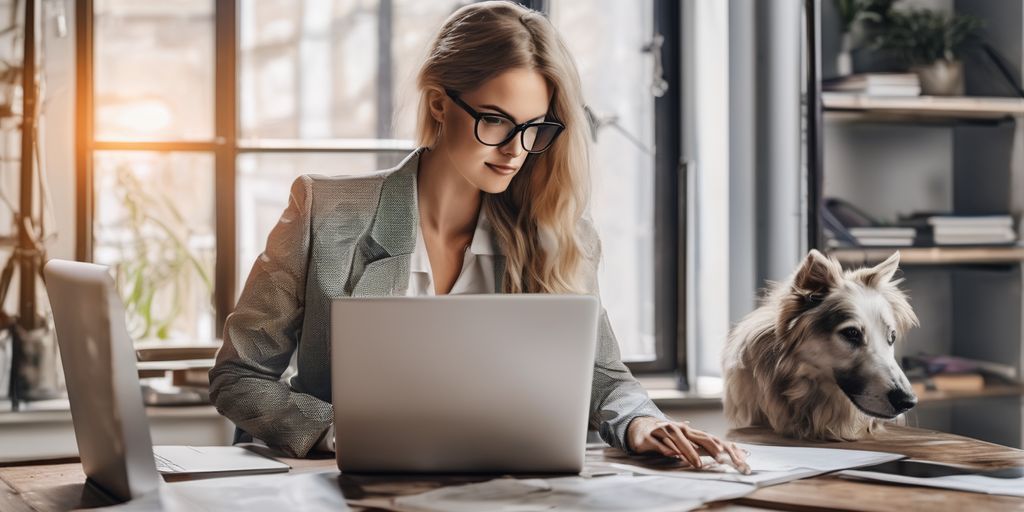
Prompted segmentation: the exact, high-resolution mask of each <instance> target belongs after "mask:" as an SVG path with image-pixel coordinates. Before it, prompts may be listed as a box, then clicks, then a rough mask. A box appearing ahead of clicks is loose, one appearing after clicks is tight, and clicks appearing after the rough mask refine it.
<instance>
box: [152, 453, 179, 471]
mask: <svg viewBox="0 0 1024 512" xmlns="http://www.w3.org/2000/svg"><path fill="white" fill-rule="evenodd" d="M153 460H154V461H156V470H157V471H159V472H160V473H184V472H185V468H183V467H181V466H179V465H177V464H175V463H173V462H171V461H170V460H168V459H167V458H165V457H161V456H160V454H158V453H155V452H154V453H153Z"/></svg>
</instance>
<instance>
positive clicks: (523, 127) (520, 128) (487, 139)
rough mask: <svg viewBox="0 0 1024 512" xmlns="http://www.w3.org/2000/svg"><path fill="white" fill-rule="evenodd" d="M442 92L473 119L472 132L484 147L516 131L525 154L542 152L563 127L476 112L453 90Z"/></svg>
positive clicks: (501, 143) (504, 141)
mask: <svg viewBox="0 0 1024 512" xmlns="http://www.w3.org/2000/svg"><path fill="white" fill-rule="evenodd" d="M445 93H446V94H448V97H449V98H451V99H452V101H453V102H455V104H456V105H458V106H459V107H462V110H465V111H466V113H467V114H469V115H470V116H471V117H472V118H473V119H475V120H476V125H475V126H474V127H473V133H474V135H476V140H477V141H479V142H480V143H481V144H483V145H485V146H504V145H505V144H507V143H508V141H510V140H512V138H513V137H515V136H516V134H517V133H518V134H519V140H520V142H522V143H523V149H525V150H526V151H527V152H529V153H543V152H544V151H546V150H547V149H548V148H550V147H551V143H553V142H554V141H555V139H557V138H558V135H559V134H560V133H562V130H565V125H564V124H562V123H556V122H554V121H540V122H535V123H523V124H516V122H515V120H514V119H512V118H511V117H508V116H506V115H504V114H497V113H495V114H492V113H486V114H485V113H481V112H477V111H476V109H474V108H473V107H471V106H469V105H468V104H467V103H466V102H464V101H462V98H459V94H458V93H456V92H455V91H453V90H451V89H445Z"/></svg>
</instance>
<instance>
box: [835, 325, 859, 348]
mask: <svg viewBox="0 0 1024 512" xmlns="http://www.w3.org/2000/svg"><path fill="white" fill-rule="evenodd" d="M839 334H841V335H843V337H844V338H846V341H849V342H850V343H855V344H859V343H860V342H861V333H860V329H858V328H856V327H847V328H846V329H843V330H841V331H839Z"/></svg>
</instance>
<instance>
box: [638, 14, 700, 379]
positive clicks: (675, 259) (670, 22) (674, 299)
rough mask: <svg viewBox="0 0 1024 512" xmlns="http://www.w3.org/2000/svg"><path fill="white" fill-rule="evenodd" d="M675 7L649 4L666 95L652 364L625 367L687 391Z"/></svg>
mask: <svg viewBox="0 0 1024 512" xmlns="http://www.w3.org/2000/svg"><path fill="white" fill-rule="evenodd" d="M681 16H682V13H681V8H680V5H679V2H677V1H675V0H654V28H655V31H656V32H657V33H659V34H662V35H663V36H664V38H665V39H664V42H663V44H662V46H661V52H662V53H661V63H662V72H663V74H664V75H663V76H664V78H665V80H666V81H667V82H668V84H669V89H668V92H666V93H665V95H663V96H662V97H660V98H656V99H655V102H654V111H655V119H654V122H655V131H654V133H655V143H654V144H655V148H657V149H656V152H655V158H654V167H655V168H654V173H655V178H654V184H655V186H654V216H655V220H654V224H655V227H654V230H655V242H654V250H655V259H654V275H655V276H657V279H656V280H655V289H654V294H655V301H654V319H655V320H654V321H655V354H656V358H655V360H654V361H649V362H635V363H627V366H628V367H629V368H630V369H631V370H632V371H634V372H636V373H666V372H672V373H674V374H675V377H676V380H677V386H678V387H679V389H682V390H686V389H689V388H690V386H691V383H690V382H689V376H688V375H687V372H686V356H687V354H686V337H685V336H684V333H685V332H686V330H685V318H686V315H685V314H684V311H685V309H684V308H685V304H684V303H683V301H682V299H681V297H682V295H683V294H682V293H681V292H682V290H685V289H686V283H685V272H683V271H682V268H683V265H682V261H683V255H684V254H685V252H684V251H685V247H684V245H685V244H684V241H685V240H686V234H685V232H684V231H685V225H686V224H685V219H684V217H683V215H684V214H683V212H684V208H685V206H686V205H685V204H683V201H682V200H681V197H680V195H679V191H680V190H681V188H680V187H681V186H682V185H683V184H682V183H680V174H679V165H680V164H679V162H680V159H681V158H682V91H681V90H680V87H681V85H682V72H681V62H680V57H681V51H682V47H681V41H682V38H681V33H680V26H681V22H682V19H681Z"/></svg>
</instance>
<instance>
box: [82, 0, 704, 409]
mask: <svg viewBox="0 0 1024 512" xmlns="http://www.w3.org/2000/svg"><path fill="white" fill-rule="evenodd" d="M211 1H213V2H214V24H213V25H214V32H215V33H214V41H215V44H214V54H215V55H214V87H215V93H214V112H213V115H214V136H213V139H212V140H207V141H131V142H129V141H109V140H104V141H96V140H95V125H94V82H93V78H94V43H95V32H94V0H80V1H79V2H78V3H77V4H76V5H77V10H78V12H76V16H75V27H76V31H75V39H76V40H75V42H76V79H75V80H76V87H77V90H78V95H77V98H78V105H77V107H76V109H75V126H76V135H75V161H76V167H77V178H78V179H77V180H76V206H75V211H76V230H75V231H76V242H75V257H76V259H78V260H80V261H92V260H93V250H94V247H93V242H94V240H93V221H94V209H95V196H94V195H95V189H94V176H93V158H94V153H95V152H96V151H104V150H128V151H156V152H172V151H195V152H204V153H209V154H212V155H213V156H214V162H215V164H214V173H215V176H214V183H215V185H214V194H215V219H214V225H215V230H214V231H215V237H216V260H215V265H214V311H215V313H214V314H215V322H214V328H215V332H214V333H211V334H212V335H213V336H214V337H216V338H219V337H220V333H222V332H223V329H224V321H225V319H226V318H227V316H228V314H229V313H230V312H231V310H232V309H233V308H234V305H235V304H234V303H235V297H236V293H237V292H236V290H237V288H238V278H237V276H238V272H237V270H238V269H237V266H238V262H237V251H238V245H237V244H238V234H237V232H236V230H237V218H236V208H237V204H236V192H237V190H236V187H237V163H238V158H239V156H240V155H242V154H244V153H289V152H327V153H346V152H354V153H373V154H377V155H383V154H388V153H398V154H405V153H407V152H409V151H411V150H412V149H414V148H413V146H414V145H413V144H412V143H411V141H405V140H397V139H386V138H379V139H336V140H329V141H304V140H286V139H260V140H258V141H257V140H247V139H243V138H240V137H239V134H238V87H239V83H238V82H239V79H238V58H239V53H238V52H239V27H238V14H239V12H238V11H239V9H240V5H239V3H240V0H211ZM519 3H521V4H523V5H525V6H527V7H530V8H533V9H536V10H538V11H541V12H544V13H545V14H547V13H548V12H549V5H550V2H549V1H548V0H524V1H520V2H519ZM653 5H654V13H653V14H654V25H655V27H654V28H655V30H656V31H657V33H660V34H662V35H663V36H664V43H663V45H662V47H661V52H662V53H661V63H662V68H663V73H664V78H665V80H667V81H668V83H669V90H668V92H667V93H666V94H665V95H664V96H662V97H660V98H655V147H656V148H657V153H656V155H655V170H654V172H655V191H654V201H655V204H654V212H655V261H654V267H655V268H654V273H655V275H656V276H658V277H659V278H658V279H656V280H655V352H656V359H655V360H653V361H644V362H630V363H626V365H627V367H629V368H630V370H632V371H633V372H636V373H673V372H674V374H675V377H676V379H677V384H678V387H679V388H680V389H684V390H685V389H688V388H689V379H688V378H687V375H686V349H685V337H684V336H683V333H684V332H685V325H684V324H683V322H684V319H685V315H684V314H683V311H684V307H685V304H684V298H683V296H684V293H683V292H684V290H685V282H684V279H685V273H684V272H681V268H682V264H681V262H682V257H683V255H684V254H685V250H686V248H685V247H684V244H685V239H686V237H685V233H683V230H684V229H685V225H686V224H685V219H683V218H682V215H684V212H685V209H684V208H683V207H684V205H683V204H681V200H680V198H681V197H685V195H684V192H685V191H683V190H682V189H681V187H683V186H685V182H684V180H680V157H681V130H682V126H681V125H682V123H681V115H682V113H681V91H680V90H679V87H680V85H681V80H680V67H681V66H680V60H679V58H680V42H681V38H680V25H681V19H680V14H681V13H680V7H679V5H678V3H677V2H675V1H672V0H654V2H653ZM392 9H393V4H392V1H391V0H380V7H379V15H380V16H381V17H382V18H384V19H385V20H387V22H384V23H380V27H381V28H380V29H379V32H378V37H379V38H380V42H381V43H382V44H383V45H384V46H382V49H383V48H388V49H389V48H390V36H391V27H392V23H391V21H390V20H391V19H392V18H391V15H392ZM385 53H386V54H387V55H386V56H385V57H383V58H381V59H379V60H378V70H377V72H378V80H380V81H381V82H383V83H385V84H387V83H391V81H392V76H391V71H390V65H391V57H390V51H387V52H382V54H385ZM379 96H380V97H379V99H378V111H380V112H384V113H386V114H388V115H380V116H378V118H379V119H384V120H386V119H390V118H391V116H390V113H391V110H392V108H393V106H392V105H391V102H392V99H391V96H390V95H379ZM387 129H388V127H387V126H386V125H385V124H381V123H380V122H378V127H377V132H378V136H379V137H385V136H387V135H388V131H387Z"/></svg>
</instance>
